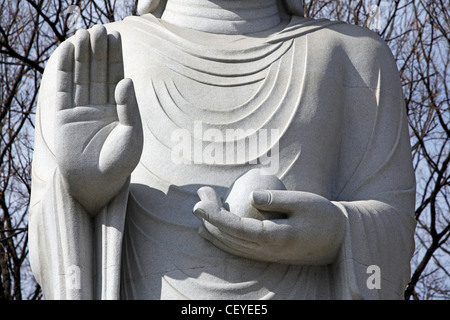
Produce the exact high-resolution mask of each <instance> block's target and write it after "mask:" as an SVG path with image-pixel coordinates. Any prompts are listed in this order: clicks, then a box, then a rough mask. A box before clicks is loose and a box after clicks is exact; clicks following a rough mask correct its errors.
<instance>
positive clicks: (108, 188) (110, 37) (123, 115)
mask: <svg viewBox="0 0 450 320" xmlns="http://www.w3.org/2000/svg"><path fill="white" fill-rule="evenodd" d="M59 50H60V55H59V61H58V70H57V72H58V73H57V84H56V86H57V96H56V99H57V102H56V127H55V151H56V159H57V162H58V165H59V169H60V171H61V173H62V175H63V177H64V180H65V182H66V184H67V188H68V190H69V192H70V193H71V195H72V196H74V197H75V198H76V199H77V200H78V201H79V202H80V203H81V204H82V205H83V206H84V207H85V208H86V209H87V211H88V212H89V213H90V214H92V215H93V214H95V213H96V212H97V211H98V210H99V209H100V208H101V207H103V206H105V205H106V204H107V203H108V202H109V201H110V200H111V199H112V198H113V197H114V196H115V195H116V194H117V192H118V191H119V190H120V189H121V188H122V186H123V185H124V183H125V181H126V179H127V178H128V176H129V175H130V174H131V172H132V171H133V169H134V168H135V166H136V165H137V163H138V161H139V158H140V155H141V152H142V145H143V134H142V125H141V120H140V116H139V110H138V105H137V102H136V96H135V92H134V86H133V82H132V81H131V80H130V79H123V77H124V76H123V74H124V72H123V60H122V45H121V39H120V35H119V34H118V33H114V34H107V32H106V29H105V28H104V27H103V26H95V27H93V28H92V29H90V30H89V31H87V30H79V31H78V32H77V34H76V36H75V40H74V41H73V42H69V41H66V42H64V43H63V44H62V45H61V47H60V48H59Z"/></svg>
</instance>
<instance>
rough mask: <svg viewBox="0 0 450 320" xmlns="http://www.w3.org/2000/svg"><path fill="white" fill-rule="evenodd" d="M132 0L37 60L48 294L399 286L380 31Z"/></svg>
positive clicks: (40, 234) (405, 193) (40, 205)
mask: <svg viewBox="0 0 450 320" xmlns="http://www.w3.org/2000/svg"><path fill="white" fill-rule="evenodd" d="M140 10H141V16H139V17H128V18H126V19H124V20H123V21H121V22H116V23H111V24H107V25H104V26H99V25H97V26H94V27H92V28H91V29H90V30H79V31H78V32H77V33H76V35H75V36H74V37H72V38H70V39H69V40H67V41H65V42H64V43H63V44H62V45H61V46H60V47H59V48H58V49H57V50H56V51H55V53H54V54H53V56H52V57H51V59H50V60H49V62H48V64H47V66H46V70H45V74H44V77H43V80H42V85H41V89H40V96H39V103H38V110H37V114H36V138H35V155H34V162H33V186H32V205H31V213H30V221H29V226H30V228H29V235H30V240H29V243H30V260H31V266H32V270H33V273H34V275H35V277H36V280H37V281H38V282H39V283H40V284H41V286H42V289H43V293H44V296H45V298H46V299H360V298H363V299H399V298H402V296H403V290H404V286H405V285H406V283H407V281H408V279H409V272H410V267H409V261H410V258H411V256H412V253H413V250H414V241H413V234H414V228H415V219H414V214H413V212H414V194H415V180H414V173H413V168H412V161H411V152H410V144H409V135H408V129H407V120H406V116H405V110H404V109H405V108H404V103H403V96H402V89H401V86H400V81H399V76H398V73H397V69H396V65H395V62H394V60H393V57H392V55H391V52H390V50H389V49H388V47H387V46H386V44H385V43H384V42H383V41H382V40H381V39H380V38H379V37H378V36H377V35H376V34H375V33H372V32H371V31H369V30H368V29H366V28H363V27H357V26H352V25H348V24H345V23H339V22H332V21H329V20H325V19H322V20H313V19H309V18H304V17H302V6H301V1H299V0H285V1H283V2H277V0H252V1H249V0H168V1H167V3H166V2H165V1H163V0H161V1H158V0H152V1H145V2H142V1H141V3H140ZM149 12H153V14H152V13H149ZM372 270H375V271H376V274H372ZM377 277H378V278H377Z"/></svg>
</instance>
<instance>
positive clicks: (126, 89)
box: [115, 79, 142, 127]
mask: <svg viewBox="0 0 450 320" xmlns="http://www.w3.org/2000/svg"><path fill="white" fill-rule="evenodd" d="M115 101H116V103H117V116H118V118H119V122H120V124H122V125H124V126H131V127H134V126H142V125H141V117H140V114H139V107H138V104H137V101H136V94H135V91H134V85H133V81H132V80H131V79H123V80H121V81H120V82H119V83H118V84H117V87H116V90H115Z"/></svg>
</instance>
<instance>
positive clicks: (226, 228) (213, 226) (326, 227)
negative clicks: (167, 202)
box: [193, 187, 346, 265]
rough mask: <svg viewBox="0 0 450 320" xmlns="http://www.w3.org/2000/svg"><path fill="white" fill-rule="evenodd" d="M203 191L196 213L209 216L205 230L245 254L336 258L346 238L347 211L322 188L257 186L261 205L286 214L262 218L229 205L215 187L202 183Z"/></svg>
mask: <svg viewBox="0 0 450 320" xmlns="http://www.w3.org/2000/svg"><path fill="white" fill-rule="evenodd" d="M198 195H199V197H200V200H201V201H200V202H198V203H197V204H196V205H195V207H194V209H193V213H194V215H196V216H197V217H198V218H199V219H201V220H202V221H203V225H202V227H201V228H200V230H199V233H200V234H201V235H202V236H203V237H204V238H205V239H207V240H209V241H210V242H212V243H213V244H214V245H215V246H217V247H218V248H220V249H222V250H224V251H226V252H228V253H231V254H234V255H237V256H240V257H245V258H249V259H253V260H259V261H268V262H279V263H289V264H305V265H325V264H329V263H332V262H333V261H334V259H335V257H336V255H337V253H338V250H339V248H340V246H341V244H342V241H343V237H344V232H345V224H346V217H345V215H344V213H343V212H342V211H341V209H339V208H338V207H337V206H336V205H335V204H333V203H332V202H331V201H329V200H327V199H326V198H324V197H322V196H319V195H317V194H313V193H308V192H301V191H286V190H265V191H254V192H253V193H252V194H251V197H252V202H253V206H254V207H255V208H257V209H259V210H260V211H263V212H264V211H267V212H278V213H280V214H282V215H284V218H282V219H272V220H262V221H261V220H258V219H253V218H246V217H240V216H238V215H235V214H234V213H231V212H229V211H227V210H226V209H225V208H224V207H223V205H222V201H221V200H220V198H219V197H218V196H217V194H216V193H215V191H214V189H212V188H211V187H203V188H200V189H199V190H198ZM278 216H280V215H278Z"/></svg>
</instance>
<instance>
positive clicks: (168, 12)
mask: <svg viewBox="0 0 450 320" xmlns="http://www.w3.org/2000/svg"><path fill="white" fill-rule="evenodd" d="M161 19H162V20H164V21H167V22H169V23H172V24H174V25H177V26H180V27H185V28H189V29H195V30H199V31H204V32H210V33H221V34H249V33H255V32H260V31H264V30H267V29H270V28H272V27H275V26H276V25H278V24H279V23H280V15H279V13H278V6H277V0H168V1H167V5H166V8H165V10H164V13H163V15H162V17H161Z"/></svg>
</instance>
